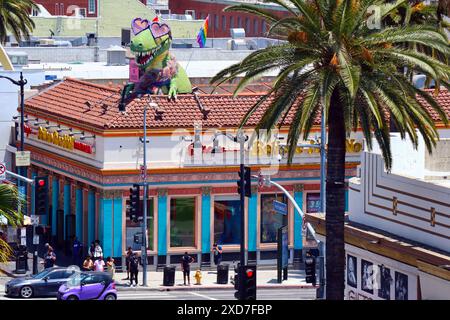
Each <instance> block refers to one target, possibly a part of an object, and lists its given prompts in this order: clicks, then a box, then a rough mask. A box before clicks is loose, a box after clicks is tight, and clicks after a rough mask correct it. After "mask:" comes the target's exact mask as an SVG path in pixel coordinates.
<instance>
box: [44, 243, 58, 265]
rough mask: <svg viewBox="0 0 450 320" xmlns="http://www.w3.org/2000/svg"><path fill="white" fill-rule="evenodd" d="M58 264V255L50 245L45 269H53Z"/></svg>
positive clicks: (45, 260) (45, 258)
mask: <svg viewBox="0 0 450 320" xmlns="http://www.w3.org/2000/svg"><path fill="white" fill-rule="evenodd" d="M55 262H56V254H55V252H54V251H53V248H52V247H51V246H50V245H49V246H48V248H47V253H46V254H45V256H44V268H45V269H47V268H53V267H54V265H55Z"/></svg>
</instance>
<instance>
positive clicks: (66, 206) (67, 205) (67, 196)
mask: <svg viewBox="0 0 450 320" xmlns="http://www.w3.org/2000/svg"><path fill="white" fill-rule="evenodd" d="M69 214H70V184H65V185H64V240H68V239H67V235H66V216H68V215H69Z"/></svg>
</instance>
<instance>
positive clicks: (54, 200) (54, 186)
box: [52, 176, 59, 237]
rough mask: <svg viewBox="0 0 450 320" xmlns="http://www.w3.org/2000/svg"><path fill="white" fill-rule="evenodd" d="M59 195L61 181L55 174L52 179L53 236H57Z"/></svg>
mask: <svg viewBox="0 0 450 320" xmlns="http://www.w3.org/2000/svg"><path fill="white" fill-rule="evenodd" d="M58 197H59V181H58V179H57V178H56V177H55V176H53V179H52V236H53V237H56V229H57V223H56V210H58Z"/></svg>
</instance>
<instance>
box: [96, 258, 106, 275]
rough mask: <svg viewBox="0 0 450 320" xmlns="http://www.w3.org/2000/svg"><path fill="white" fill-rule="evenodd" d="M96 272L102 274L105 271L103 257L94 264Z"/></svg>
mask: <svg viewBox="0 0 450 320" xmlns="http://www.w3.org/2000/svg"><path fill="white" fill-rule="evenodd" d="M94 271H100V272H103V271H105V261H103V257H102V256H100V257H98V259H97V260H95V262H94Z"/></svg>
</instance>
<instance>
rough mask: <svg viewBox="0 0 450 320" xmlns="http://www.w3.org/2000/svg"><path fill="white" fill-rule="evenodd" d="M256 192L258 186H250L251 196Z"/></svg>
mask: <svg viewBox="0 0 450 320" xmlns="http://www.w3.org/2000/svg"><path fill="white" fill-rule="evenodd" d="M258 190H259V187H258V186H252V188H251V191H252V194H257V193H258Z"/></svg>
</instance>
